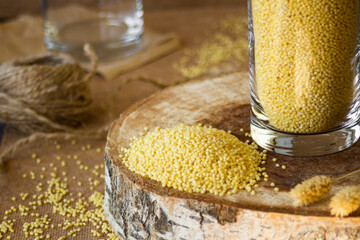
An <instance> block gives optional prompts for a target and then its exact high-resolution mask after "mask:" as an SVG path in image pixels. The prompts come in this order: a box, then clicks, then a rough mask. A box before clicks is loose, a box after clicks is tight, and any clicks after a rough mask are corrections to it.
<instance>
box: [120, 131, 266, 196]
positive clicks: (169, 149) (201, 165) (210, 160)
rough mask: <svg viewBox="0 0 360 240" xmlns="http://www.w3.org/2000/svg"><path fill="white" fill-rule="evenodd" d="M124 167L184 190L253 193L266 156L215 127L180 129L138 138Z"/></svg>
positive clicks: (129, 151)
mask: <svg viewBox="0 0 360 240" xmlns="http://www.w3.org/2000/svg"><path fill="white" fill-rule="evenodd" d="M123 150H124V152H125V154H124V158H123V161H124V164H125V165H126V166H127V167H128V168H129V169H130V170H131V171H134V172H135V173H137V174H140V175H142V176H146V177H149V178H151V179H154V180H156V181H159V182H161V183H162V186H164V187H165V186H167V187H172V188H175V189H178V190H180V191H186V192H190V193H191V192H197V193H207V192H209V193H212V194H215V195H220V196H223V195H224V194H230V193H234V192H236V191H237V190H239V189H244V188H245V189H250V191H249V192H251V186H252V185H254V184H255V183H256V181H257V179H260V177H261V172H262V171H263V170H262V168H260V167H259V164H260V163H261V160H262V154H263V153H260V152H258V151H257V150H256V149H255V147H254V146H252V145H249V144H246V143H244V142H241V141H240V140H239V139H238V138H236V137H235V136H234V135H231V134H229V133H227V132H225V131H223V130H218V129H215V128H212V127H211V126H210V127H206V126H205V127H200V126H186V125H179V126H176V127H172V128H167V129H157V130H154V131H152V132H149V133H147V135H146V136H145V137H138V138H134V140H133V141H132V142H131V143H130V147H129V148H128V149H123Z"/></svg>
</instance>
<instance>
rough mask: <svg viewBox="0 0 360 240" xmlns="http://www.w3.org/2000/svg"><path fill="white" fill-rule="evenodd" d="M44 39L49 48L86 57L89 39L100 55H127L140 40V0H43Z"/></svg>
mask: <svg viewBox="0 0 360 240" xmlns="http://www.w3.org/2000/svg"><path fill="white" fill-rule="evenodd" d="M42 7H43V19H44V41H45V44H46V47H47V48H48V49H49V50H60V51H65V52H69V53H71V54H72V55H74V56H75V57H77V58H80V59H83V50H82V48H83V45H84V44H85V43H90V44H91V45H92V46H93V47H94V49H95V51H96V53H97V55H98V57H99V59H109V58H112V57H119V56H126V55H129V54H131V53H133V52H134V51H135V50H136V49H137V48H139V46H140V44H141V38H142V34H143V10H142V2H141V0H42Z"/></svg>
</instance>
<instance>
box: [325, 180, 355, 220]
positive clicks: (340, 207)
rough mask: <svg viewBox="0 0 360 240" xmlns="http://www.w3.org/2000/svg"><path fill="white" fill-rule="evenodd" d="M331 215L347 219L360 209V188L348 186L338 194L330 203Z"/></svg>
mask: <svg viewBox="0 0 360 240" xmlns="http://www.w3.org/2000/svg"><path fill="white" fill-rule="evenodd" d="M329 207H330V209H331V214H332V215H335V216H337V217H346V216H348V215H349V214H350V213H352V212H355V211H356V210H357V209H358V208H359V207H360V186H348V187H345V188H343V189H342V190H340V191H339V192H337V193H336V194H335V195H334V196H333V197H332V198H331V201H330V204H329Z"/></svg>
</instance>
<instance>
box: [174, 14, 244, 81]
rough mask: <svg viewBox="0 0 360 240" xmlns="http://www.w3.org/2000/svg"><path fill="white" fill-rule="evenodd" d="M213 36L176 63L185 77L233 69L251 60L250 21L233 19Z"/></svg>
mask: <svg viewBox="0 0 360 240" xmlns="http://www.w3.org/2000/svg"><path fill="white" fill-rule="evenodd" d="M211 32H212V34H211V35H210V36H207V37H206V39H205V40H203V41H201V43H200V45H199V46H198V47H196V48H193V49H186V50H184V55H183V56H182V57H181V58H180V59H179V61H177V62H176V63H174V68H175V69H176V70H178V71H179V72H180V73H181V74H182V75H183V76H184V77H187V78H194V77H198V76H201V75H204V74H209V73H215V72H219V71H224V70H228V71H229V70H233V69H236V68H237V67H238V64H239V63H241V62H244V61H247V60H248V57H247V56H248V55H247V52H248V39H247V34H246V32H247V18H246V17H235V16H229V17H227V18H225V19H223V20H221V21H220V22H219V23H218V24H217V25H216V26H214V28H213V29H212V30H211Z"/></svg>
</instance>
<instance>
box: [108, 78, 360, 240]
mask: <svg viewBox="0 0 360 240" xmlns="http://www.w3.org/2000/svg"><path fill="white" fill-rule="evenodd" d="M248 104H249V90H248V75H247V73H246V74H245V73H232V74H228V75H221V76H218V77H215V78H211V79H203V80H200V81H193V82H189V83H186V84H182V85H179V86H175V87H171V88H167V89H165V90H163V91H161V92H159V93H156V94H155V95H152V96H151V97H149V98H147V99H145V100H144V101H141V102H139V103H137V104H135V105H134V106H133V107H131V108H130V109H128V110H127V111H126V112H125V113H123V114H122V115H121V117H120V119H118V120H117V121H115V122H114V123H113V125H112V128H111V130H110V132H109V135H108V141H107V145H106V155H105V163H106V179H105V184H106V197H105V211H106V213H107V217H108V219H109V221H110V223H111V224H112V226H113V228H114V230H115V231H116V232H117V234H118V235H119V236H120V237H122V238H123V239H194V240H197V239H228V240H231V239H241V240H245V239H277V240H280V239H293V240H294V239H299V240H300V239H301V240H304V239H327V240H329V239H334V240H335V239H360V211H357V212H355V213H353V214H352V215H350V217H347V218H343V219H340V218H336V217H333V216H331V215H330V210H329V208H328V204H329V199H330V196H331V195H332V194H333V193H334V192H335V191H338V190H339V189H341V188H343V186H347V185H353V184H358V183H359V182H360V175H359V174H355V175H353V176H351V177H349V178H346V179H343V180H341V181H337V182H336V184H335V186H334V187H333V190H332V191H331V193H330V195H329V197H327V198H325V199H324V200H322V201H320V202H319V203H316V204H313V205H310V206H308V207H300V208H297V207H294V205H293V201H292V200H291V199H290V197H289V194H288V191H289V190H290V189H291V188H292V187H294V186H295V185H296V184H297V183H300V182H301V181H303V180H305V179H308V178H310V177H312V176H315V175H319V174H324V175H327V176H330V177H333V178H336V177H339V176H342V175H344V174H346V173H348V172H351V171H353V170H356V169H359V168H360V143H357V144H355V145H354V146H353V147H351V148H350V149H347V150H345V151H343V152H340V153H337V154H332V155H328V156H322V157H311V158H310V157H306V158H305V157H301V158H300V157H296V158H295V157H288V156H281V155H276V154H274V153H268V160H267V162H266V164H265V165H264V166H265V167H266V169H267V170H266V172H267V173H268V174H269V181H268V182H263V181H262V182H260V183H259V185H260V187H259V188H257V189H256V195H255V196H252V195H250V194H249V193H248V192H246V191H239V192H238V193H237V194H234V195H230V196H226V197H218V196H214V195H211V194H189V193H185V192H180V191H177V190H174V189H172V188H163V187H161V184H160V183H159V182H156V181H153V180H151V179H149V178H145V177H141V176H140V175H137V174H134V173H133V172H131V171H129V170H128V169H127V168H126V167H125V166H124V165H123V164H122V162H121V160H120V159H119V157H118V155H119V154H120V148H121V147H128V146H129V143H130V140H129V139H130V137H133V136H139V135H140V133H141V132H142V131H143V130H144V127H149V129H150V131H151V130H152V129H154V128H155V127H157V126H159V127H162V128H164V127H172V126H175V125H178V124H181V123H184V124H198V123H202V124H211V125H212V126H213V127H216V128H220V129H224V130H231V131H232V134H235V135H236V136H237V137H239V138H240V139H241V140H242V141H245V140H247V139H248V138H246V137H245V136H244V133H243V132H240V130H239V129H240V128H244V129H245V131H249V118H250V117H249V113H250V107H249V105H248ZM274 157H276V158H277V159H278V161H277V162H273V161H272V158H274ZM276 163H279V164H280V166H281V165H285V166H286V169H285V170H284V169H282V168H281V167H276ZM271 182H274V183H275V185H276V187H278V188H279V189H280V191H279V192H275V191H274V190H273V188H274V187H272V186H270V183H271Z"/></svg>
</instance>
